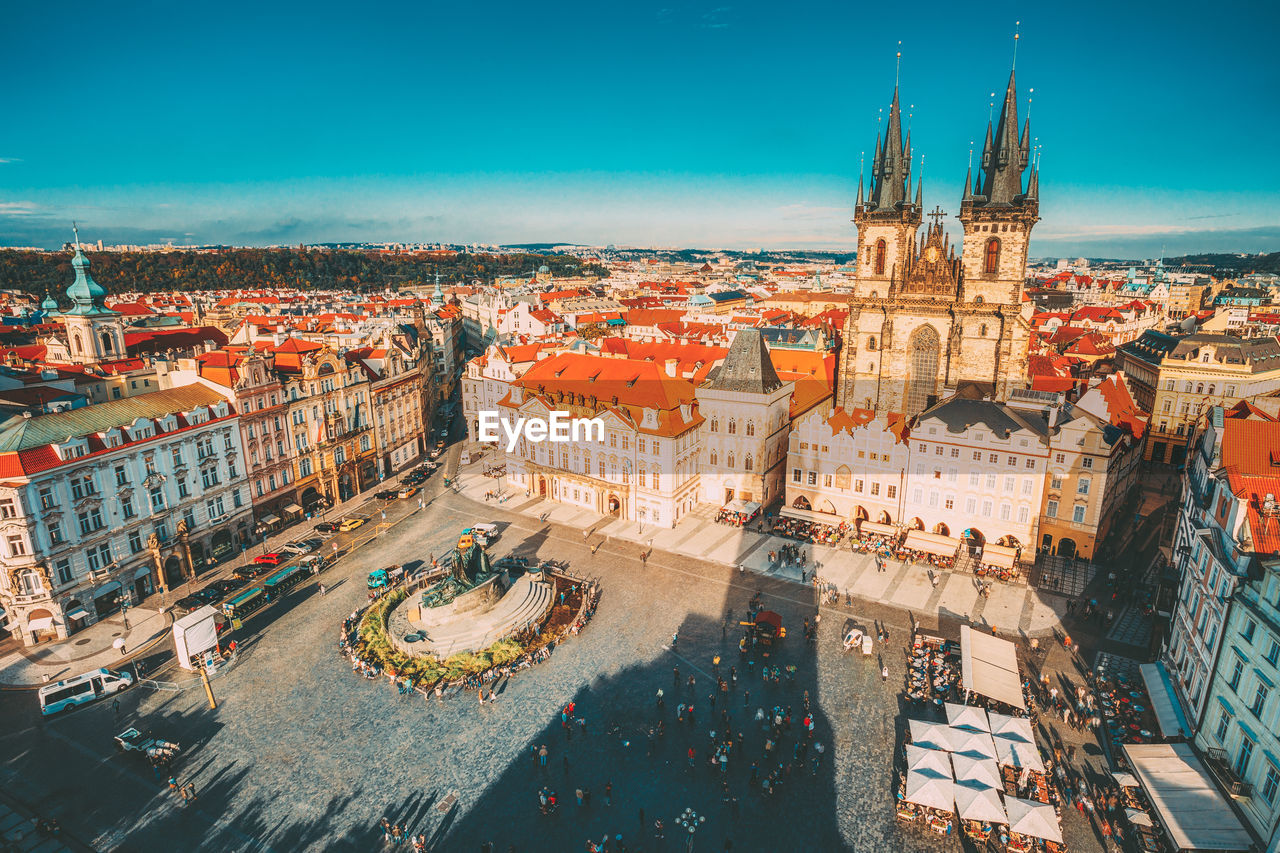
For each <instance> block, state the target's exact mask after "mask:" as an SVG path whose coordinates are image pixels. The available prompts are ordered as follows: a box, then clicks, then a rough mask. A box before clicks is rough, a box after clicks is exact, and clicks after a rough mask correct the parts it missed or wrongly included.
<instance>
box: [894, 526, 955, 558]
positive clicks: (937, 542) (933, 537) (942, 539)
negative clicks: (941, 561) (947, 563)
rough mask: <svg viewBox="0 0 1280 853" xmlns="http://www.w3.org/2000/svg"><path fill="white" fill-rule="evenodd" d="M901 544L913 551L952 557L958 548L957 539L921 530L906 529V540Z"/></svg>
mask: <svg viewBox="0 0 1280 853" xmlns="http://www.w3.org/2000/svg"><path fill="white" fill-rule="evenodd" d="M902 544H903V545H904V546H905V547H907V548H910V549H911V550H913V551H924V552H925V553H927V554H937V555H938V556H939V557H954V556H955V555H956V551H958V550H960V540H959V539H952V538H951V537H950V536H943V535H941V534H939V533H925V532H924V531H923V530H908V531H907V541H906V542H904V543H902Z"/></svg>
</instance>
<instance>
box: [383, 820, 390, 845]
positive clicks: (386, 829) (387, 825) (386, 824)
mask: <svg viewBox="0 0 1280 853" xmlns="http://www.w3.org/2000/svg"><path fill="white" fill-rule="evenodd" d="M382 840H383V841H385V842H387V843H388V844H390V843H391V821H389V820H387V819H386V818H385V817H384V818H383V819H382Z"/></svg>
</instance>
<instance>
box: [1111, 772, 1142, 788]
mask: <svg viewBox="0 0 1280 853" xmlns="http://www.w3.org/2000/svg"><path fill="white" fill-rule="evenodd" d="M1111 778H1112V779H1115V780H1116V784H1117V785H1119V786H1120V787H1121V788H1137V787H1138V780H1137V779H1135V778H1133V774H1131V773H1125V772H1124V771H1123V770H1117V771H1116V772H1115V773H1112V774H1111Z"/></svg>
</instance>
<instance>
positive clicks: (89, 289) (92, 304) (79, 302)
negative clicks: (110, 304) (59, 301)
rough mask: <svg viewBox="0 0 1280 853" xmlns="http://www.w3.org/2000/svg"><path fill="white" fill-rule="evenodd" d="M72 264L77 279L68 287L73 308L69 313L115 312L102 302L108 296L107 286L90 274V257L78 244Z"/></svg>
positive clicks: (68, 294) (68, 295) (68, 296)
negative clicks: (85, 254)
mask: <svg viewBox="0 0 1280 853" xmlns="http://www.w3.org/2000/svg"><path fill="white" fill-rule="evenodd" d="M71 266H72V268H73V269H74V270H75V271H76V280H75V281H73V282H71V286H70V287H68V288H67V298H68V299H70V300H71V310H69V311H67V313H68V314H111V313H114V312H112V311H110V310H109V309H107V308H106V307H105V306H104V305H103V304H102V300H103V299H105V298H106V296H107V291H106V288H104V287H103V286H102V285H100V284H98V283H97V282H96V281H94V280H93V276H92V275H90V274H89V259H88V258H86V257H85V256H84V253H83V252H81V251H80V246H79V245H78V244H77V245H76V254H75V257H73V258H72V259H71Z"/></svg>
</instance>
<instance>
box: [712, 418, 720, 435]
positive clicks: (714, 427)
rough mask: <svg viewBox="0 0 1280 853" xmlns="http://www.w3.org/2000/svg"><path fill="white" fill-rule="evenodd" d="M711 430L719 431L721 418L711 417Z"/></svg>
mask: <svg viewBox="0 0 1280 853" xmlns="http://www.w3.org/2000/svg"><path fill="white" fill-rule="evenodd" d="M711 431H712V432H719V431H720V421H719V420H717V419H716V418H712V419H711Z"/></svg>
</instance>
